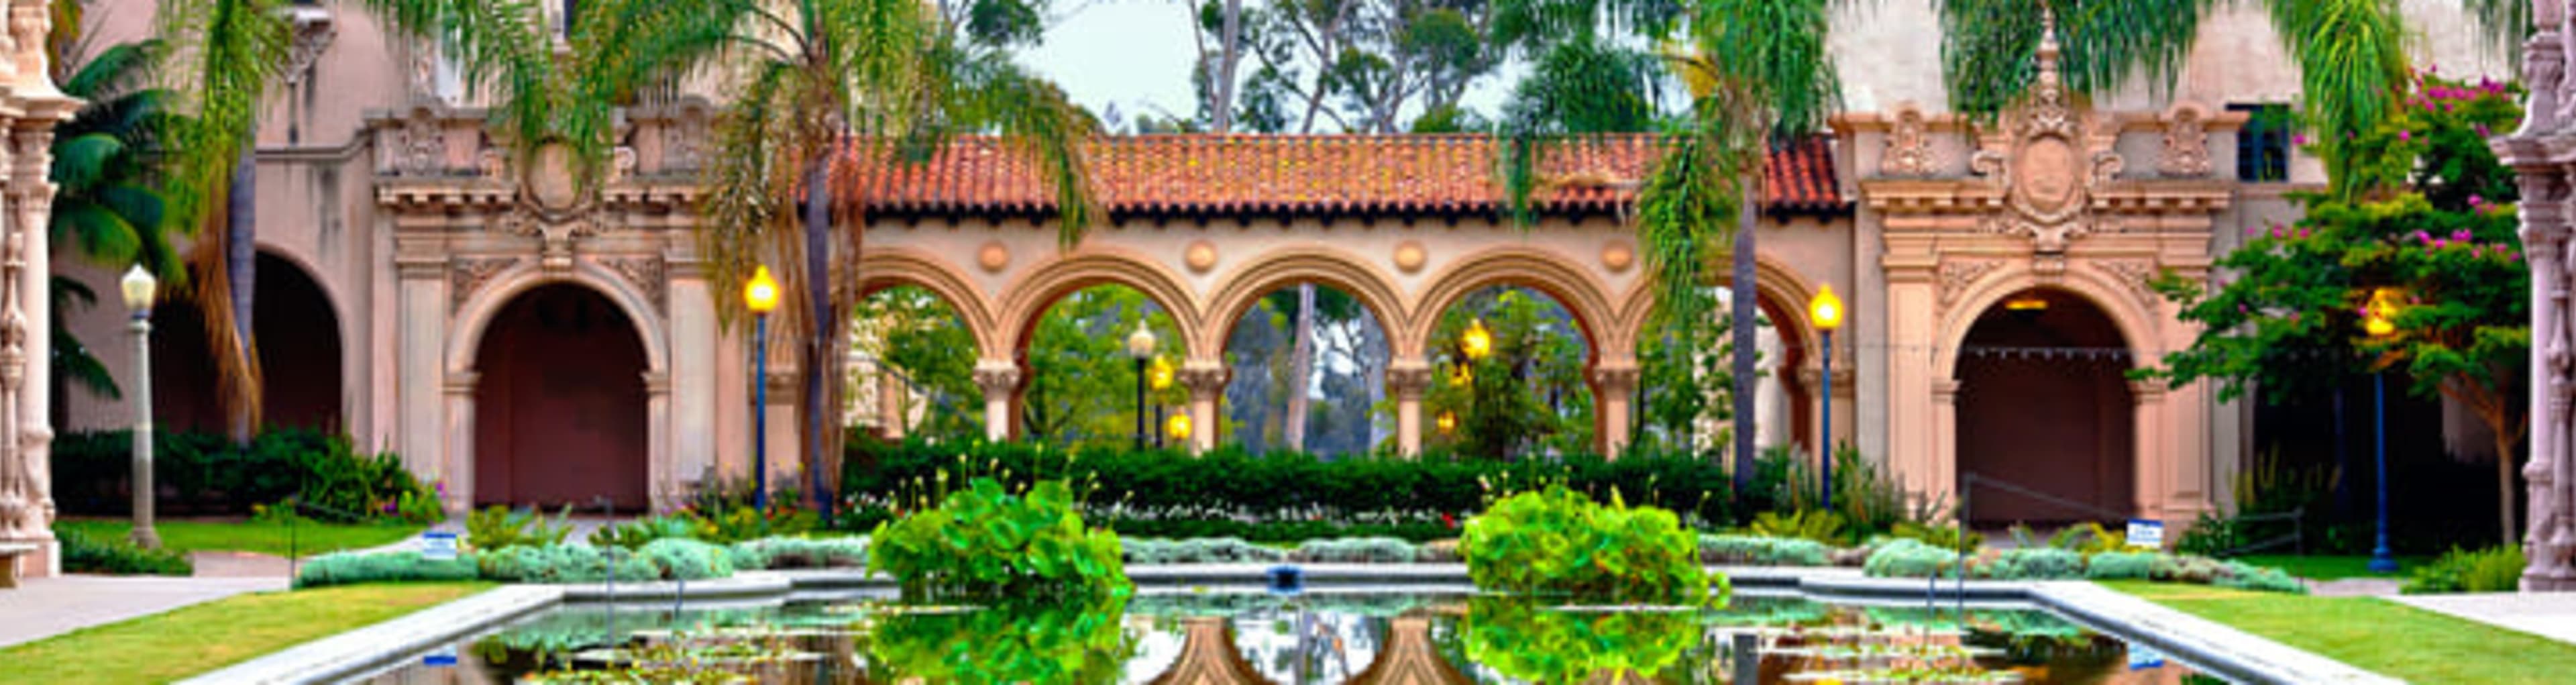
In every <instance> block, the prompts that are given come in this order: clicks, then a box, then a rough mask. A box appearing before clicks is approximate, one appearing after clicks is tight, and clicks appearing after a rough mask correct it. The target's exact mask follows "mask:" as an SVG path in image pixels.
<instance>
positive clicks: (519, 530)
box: [465, 505, 572, 551]
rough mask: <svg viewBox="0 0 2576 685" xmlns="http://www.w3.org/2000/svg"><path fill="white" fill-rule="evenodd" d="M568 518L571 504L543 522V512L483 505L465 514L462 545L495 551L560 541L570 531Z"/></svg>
mask: <svg viewBox="0 0 2576 685" xmlns="http://www.w3.org/2000/svg"><path fill="white" fill-rule="evenodd" d="M571 519H572V506H571V505H565V506H564V508H563V511H562V512H560V513H558V514H556V516H555V520H556V523H552V524H548V523H546V517H545V515H543V514H539V513H536V512H533V511H517V510H512V509H510V508H508V507H503V506H499V505H494V506H490V507H484V508H483V510H481V511H477V512H474V513H472V514H467V515H466V517H465V546H467V547H471V548H473V549H478V550H484V551H497V550H502V549H507V548H511V547H525V546H548V545H557V544H562V543H563V541H564V538H565V537H567V536H570V535H572V523H571Z"/></svg>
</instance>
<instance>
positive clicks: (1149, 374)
mask: <svg viewBox="0 0 2576 685" xmlns="http://www.w3.org/2000/svg"><path fill="white" fill-rule="evenodd" d="M1145 384H1146V385H1149V386H1152V387H1153V388H1154V392H1155V394H1158V395H1159V394H1161V393H1162V392H1163V391H1164V390H1166V389H1169V388H1171V387H1172V360H1169V359H1164V358H1163V357H1162V356H1161V355H1155V357H1154V363H1153V364H1152V365H1150V366H1147V367H1146V370H1145ZM1181 416H1183V417H1186V416H1187V415H1186V414H1184V415H1181ZM1154 425H1157V426H1166V427H1167V428H1169V427H1172V426H1178V427H1180V430H1179V431H1178V433H1177V434H1173V433H1174V431H1171V430H1165V431H1162V432H1158V433H1155V434H1154V447H1155V448H1156V449H1161V448H1162V447H1163V446H1164V445H1163V436H1164V435H1166V434H1172V439H1173V440H1174V441H1179V440H1184V439H1187V438H1189V428H1188V425H1189V421H1188V419H1186V418H1183V419H1182V420H1180V421H1175V422H1171V423H1170V424H1168V425H1167V424H1166V423H1165V422H1164V421H1163V402H1162V401H1161V400H1155V401H1154Z"/></svg>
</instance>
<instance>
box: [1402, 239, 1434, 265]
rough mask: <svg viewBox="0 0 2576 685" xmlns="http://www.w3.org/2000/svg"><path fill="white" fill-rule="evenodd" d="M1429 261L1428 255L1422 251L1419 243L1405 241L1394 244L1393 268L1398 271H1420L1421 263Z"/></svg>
mask: <svg viewBox="0 0 2576 685" xmlns="http://www.w3.org/2000/svg"><path fill="white" fill-rule="evenodd" d="M1430 259H1431V255H1430V253H1428V252H1424V251H1423V250H1422V243H1421V241H1415V240H1407V241H1404V242H1401V243H1396V244H1395V268H1396V270H1398V271H1402V272H1405V273H1413V272H1416V271H1421V270H1422V263H1423V262H1426V261H1430Z"/></svg>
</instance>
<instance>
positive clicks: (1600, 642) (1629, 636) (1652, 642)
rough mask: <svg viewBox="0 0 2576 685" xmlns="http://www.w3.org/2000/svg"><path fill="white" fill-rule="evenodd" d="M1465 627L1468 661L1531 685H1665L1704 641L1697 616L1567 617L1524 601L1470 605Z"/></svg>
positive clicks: (1498, 600)
mask: <svg viewBox="0 0 2576 685" xmlns="http://www.w3.org/2000/svg"><path fill="white" fill-rule="evenodd" d="M1461 623H1462V624H1463V626H1462V629H1461V631H1462V632H1464V633H1466V635H1465V640H1464V641H1465V642H1466V657H1467V658H1468V659H1469V660H1471V661H1474V662H1475V663H1477V664H1480V665H1483V666H1485V667H1488V668H1492V669H1493V670H1494V671H1495V672H1496V673H1500V674H1502V675H1505V676H1509V677H1512V678H1515V679H1518V680H1520V681H1521V682H1531V683H1584V682H1663V681H1662V680H1660V679H1658V676H1678V675H1681V674H1680V673H1678V671H1681V670H1683V669H1684V668H1686V667H1684V666H1682V662H1683V657H1684V654H1685V653H1686V652H1689V651H1690V649H1691V648H1692V647H1694V646H1697V645H1698V640H1699V636H1700V634H1701V627H1700V626H1699V625H1698V615H1697V614H1694V613H1691V612H1680V611H1614V612H1585V611H1562V610H1558V609H1557V608H1555V607H1549V606H1545V605H1544V604H1542V603H1536V602H1532V601H1529V599H1528V598H1523V597H1475V598H1471V599H1469V600H1468V601H1467V617H1466V618H1465V619H1464V620H1463V621H1461ZM1668 668H1670V669H1674V670H1675V671H1677V672H1675V673H1666V672H1664V669H1668ZM1603 674H1616V675H1615V676H1612V677H1604V676H1603Z"/></svg>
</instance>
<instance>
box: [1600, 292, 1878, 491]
mask: <svg viewBox="0 0 2576 685" xmlns="http://www.w3.org/2000/svg"><path fill="white" fill-rule="evenodd" d="M1712 280H1713V281H1714V282H1715V283H1720V284H1731V283H1732V281H1733V280H1734V274H1733V273H1731V272H1721V273H1718V274H1715V276H1714V278H1713V279H1712ZM1753 287H1754V291H1755V297H1756V301H1755V303H1754V306H1756V307H1758V308H1760V309H1761V311H1762V313H1763V315H1764V316H1767V317H1769V318H1770V319H1771V327H1772V330H1774V331H1777V332H1778V335H1779V336H1780V342H1781V344H1782V347H1785V348H1787V349H1786V350H1784V351H1783V353H1782V354H1781V355H1780V358H1779V359H1771V360H1766V361H1765V362H1764V364H1763V368H1765V369H1769V370H1773V371H1778V372H1781V373H1780V378H1779V379H1778V380H1779V384H1780V391H1781V392H1782V394H1784V395H1785V396H1786V398H1787V402H1788V411H1787V412H1784V413H1785V414H1787V415H1788V421H1787V426H1788V428H1787V430H1788V432H1789V433H1790V435H1789V436H1788V439H1789V441H1790V442H1792V443H1795V444H1797V445H1801V446H1804V447H1806V448H1807V450H1808V454H1815V453H1816V452H1815V447H1816V445H1815V442H1816V440H1817V438H1818V436H1817V431H1816V422H1817V417H1816V413H1817V411H1818V410H1819V409H1820V408H1821V405H1820V404H1819V401H1820V400H1823V401H1830V398H1819V397H1818V396H1817V395H1818V392H1817V388H1815V387H1813V386H1814V385H1815V384H1814V383H1813V381H1814V380H1815V379H1813V378H1810V377H1809V376H1810V375H1811V374H1814V373H1817V372H1820V371H1821V370H1822V369H1821V368H1820V366H1819V356H1818V355H1817V353H1816V350H1818V349H1821V347H1822V346H1823V344H1824V341H1823V338H1822V336H1821V335H1820V334H1819V333H1818V332H1817V331H1816V328H1815V325H1814V323H1813V322H1811V321H1808V320H1807V301H1808V300H1809V299H1811V298H1814V297H1815V295H1816V285H1815V284H1814V283H1813V282H1811V281H1810V280H1809V279H1808V278H1807V277H1806V276H1804V275H1802V274H1800V273H1799V272H1798V270H1797V268H1796V267H1794V266H1791V265H1790V264H1789V262H1787V261H1785V260H1782V259H1780V258H1779V257H1778V256H1775V255H1772V254H1770V253H1767V252H1758V251H1757V252H1755V253H1754V256H1753ZM1851 287H1852V286H1851V284H1844V290H1843V293H1844V295H1845V296H1846V297H1848V296H1850V294H1851ZM1656 292H1657V285H1656V283H1655V281H1654V279H1652V278H1644V279H1639V280H1638V282H1637V284H1636V285H1634V286H1631V287H1629V288H1628V292H1627V294H1626V295H1625V296H1624V297H1622V298H1621V299H1620V305H1619V318H1618V319H1617V321H1618V332H1619V334H1620V336H1621V339H1620V340H1619V341H1617V342H1614V343H1610V344H1613V345H1617V346H1619V347H1618V349H1623V350H1635V349H1636V347H1637V344H1638V343H1639V342H1642V341H1643V340H1644V337H1643V336H1644V335H1645V331H1646V324H1647V322H1648V321H1649V320H1651V319H1652V317H1653V316H1654V308H1655V295H1656ZM1845 302H1846V303H1848V302H1849V300H1845ZM1846 308H1848V304H1847V305H1846ZM1716 314H1717V315H1719V316H1725V315H1727V312H1724V311H1721V312H1717V313H1716ZM1857 361H1858V360H1855V359H1846V360H1842V361H1841V362H1840V363H1842V364H1853V363H1857ZM1846 368H1848V367H1846ZM1844 427H1845V428H1846V429H1848V428H1850V427H1852V424H1848V423H1847V424H1844Z"/></svg>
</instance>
